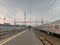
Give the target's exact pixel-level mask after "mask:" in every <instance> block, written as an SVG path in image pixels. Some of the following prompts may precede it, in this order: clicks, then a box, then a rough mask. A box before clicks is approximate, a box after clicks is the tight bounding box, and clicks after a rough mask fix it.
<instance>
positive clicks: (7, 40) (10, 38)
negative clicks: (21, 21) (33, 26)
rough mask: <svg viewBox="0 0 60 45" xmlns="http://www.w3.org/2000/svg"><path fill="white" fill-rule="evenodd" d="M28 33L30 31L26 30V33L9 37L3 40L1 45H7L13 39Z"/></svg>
mask: <svg viewBox="0 0 60 45" xmlns="http://www.w3.org/2000/svg"><path fill="white" fill-rule="evenodd" d="M26 31H28V30H25V31H23V32H20V33H18V34H16V35H14V36H11V37H9V38H7V39H4V40H2V41H1V42H0V45H3V44H5V43H7V42H9V41H10V40H12V39H14V38H16V37H18V36H20V35H22V34H23V33H25V32H26Z"/></svg>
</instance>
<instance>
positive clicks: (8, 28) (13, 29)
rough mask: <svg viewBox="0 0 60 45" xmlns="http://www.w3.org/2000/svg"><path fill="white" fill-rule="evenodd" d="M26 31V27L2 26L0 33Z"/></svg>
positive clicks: (0, 26) (0, 25)
mask: <svg viewBox="0 0 60 45" xmlns="http://www.w3.org/2000/svg"><path fill="white" fill-rule="evenodd" d="M23 29H25V25H10V24H0V32H5V31H17V30H23Z"/></svg>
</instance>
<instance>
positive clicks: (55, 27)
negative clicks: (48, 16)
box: [38, 20, 60, 35]
mask: <svg viewBox="0 0 60 45" xmlns="http://www.w3.org/2000/svg"><path fill="white" fill-rule="evenodd" d="M38 29H39V30H41V31H44V32H47V34H50V35H54V34H57V35H60V20H57V21H54V22H52V23H46V24H42V25H40V26H39V27H38Z"/></svg>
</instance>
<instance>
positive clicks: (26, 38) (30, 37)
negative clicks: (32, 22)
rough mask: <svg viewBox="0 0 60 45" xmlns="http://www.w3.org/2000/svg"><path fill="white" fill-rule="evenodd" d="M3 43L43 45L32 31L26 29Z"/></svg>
mask: <svg viewBox="0 0 60 45" xmlns="http://www.w3.org/2000/svg"><path fill="white" fill-rule="evenodd" d="M3 45H43V44H42V42H41V41H40V40H39V39H38V37H37V36H36V35H35V33H34V32H33V31H26V32H25V33H23V34H21V35H20V36H17V37H16V38H14V39H12V40H10V41H9V42H7V43H5V44H3Z"/></svg>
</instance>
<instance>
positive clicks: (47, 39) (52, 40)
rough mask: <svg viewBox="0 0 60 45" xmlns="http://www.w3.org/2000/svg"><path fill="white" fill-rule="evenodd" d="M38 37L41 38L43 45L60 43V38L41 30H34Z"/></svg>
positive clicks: (58, 44)
mask: <svg viewBox="0 0 60 45" xmlns="http://www.w3.org/2000/svg"><path fill="white" fill-rule="evenodd" d="M33 31H34V33H35V34H36V35H37V37H38V38H39V39H40V40H41V42H42V43H43V45H60V38H57V37H55V36H50V35H48V34H46V33H43V32H41V31H39V30H33Z"/></svg>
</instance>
